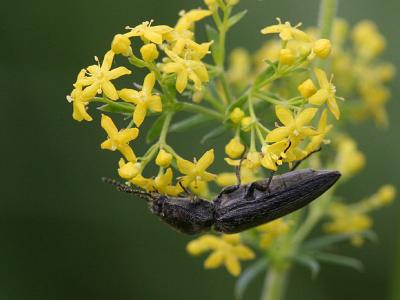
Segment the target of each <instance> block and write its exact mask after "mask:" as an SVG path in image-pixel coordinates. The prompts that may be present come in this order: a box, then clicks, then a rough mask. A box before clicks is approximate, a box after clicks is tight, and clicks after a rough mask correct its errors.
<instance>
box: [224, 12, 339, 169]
mask: <svg viewBox="0 0 400 300" xmlns="http://www.w3.org/2000/svg"><path fill="white" fill-rule="evenodd" d="M278 22H279V23H278V24H277V25H272V26H267V27H265V28H264V29H262V30H261V33H263V34H278V35H279V37H280V39H281V40H282V42H281V43H279V44H276V45H277V46H276V47H272V49H271V47H270V46H271V44H268V47H267V49H268V51H277V53H278V54H277V55H274V56H273V55H270V54H269V53H265V52H263V53H261V54H260V53H259V54H258V56H260V59H261V60H262V61H265V60H267V62H269V64H270V65H271V66H272V65H274V68H275V76H276V78H277V79H278V78H281V77H285V76H291V77H294V78H295V79H297V78H296V76H295V75H293V74H291V71H292V70H295V69H296V68H299V67H305V66H308V65H309V64H310V63H311V62H312V61H313V60H314V58H315V57H319V58H322V59H325V58H327V57H328V56H329V55H330V53H331V50H332V46H331V42H330V41H329V40H327V39H315V37H314V36H313V35H312V34H308V33H306V32H304V31H302V30H300V29H299V27H300V25H301V24H298V25H296V26H292V25H291V24H290V23H289V22H285V23H283V22H282V21H281V20H280V19H278ZM263 65H264V69H265V63H264V64H263ZM249 66H251V63H250V56H249V54H248V53H247V52H246V51H245V50H243V49H237V50H234V51H233V52H232V55H231V58H230V68H229V70H228V75H229V76H228V79H229V80H230V83H231V84H232V85H233V86H236V88H237V89H238V90H239V91H240V90H242V88H243V86H246V82H249V80H250V82H249V84H250V85H252V84H254V83H252V82H251V81H252V80H256V79H254V78H251V76H249V74H251V73H252V72H251V67H249ZM271 66H270V68H271ZM313 71H314V72H313V74H310V75H314V76H315V77H316V79H317V83H318V85H316V84H314V80H313V79H312V78H305V79H303V81H300V82H299V84H298V87H297V89H298V92H299V94H300V96H298V95H293V96H294V98H291V99H288V100H286V99H285V98H286V97H287V96H288V95H284V94H283V93H281V91H280V90H274V87H273V86H271V84H269V83H268V81H267V82H266V83H265V84H263V86H260V88H259V89H258V90H255V88H254V86H253V88H252V89H251V91H250V93H251V99H250V100H249V102H250V103H249V105H250V106H253V105H254V104H253V102H256V101H266V102H269V103H270V104H273V105H275V114H276V117H277V119H278V120H279V121H280V123H281V125H279V126H278V127H277V128H275V129H268V128H267V127H266V126H265V125H264V124H262V123H261V119H260V118H259V117H257V116H256V114H255V111H254V108H253V107H251V108H249V115H247V113H246V112H245V110H243V109H241V108H239V107H236V108H234V109H233V110H232V111H231V113H230V115H229V118H230V120H231V122H232V124H233V126H235V127H236V128H237V130H236V134H235V136H234V137H233V138H232V139H231V140H230V141H229V142H228V143H227V145H226V147H225V153H226V154H227V156H228V157H227V158H225V161H226V162H227V163H228V164H229V165H231V166H238V165H239V164H242V166H244V167H246V168H248V169H250V170H252V171H253V172H257V170H258V169H259V168H260V167H264V168H266V169H268V170H272V171H276V170H277V169H278V168H279V166H281V165H282V164H283V163H289V164H292V163H293V162H295V161H299V160H301V159H303V158H304V157H306V156H307V155H309V154H310V153H312V152H314V151H317V150H318V149H319V148H320V146H321V145H322V144H323V143H327V142H328V141H327V140H326V139H325V138H326V135H327V134H328V133H329V131H330V130H331V129H332V125H330V124H329V123H328V115H327V111H326V109H325V107H326V108H327V109H328V110H329V111H330V112H331V113H332V115H333V116H334V118H335V119H337V120H338V119H339V118H340V109H339V106H338V103H337V100H336V98H337V97H336V87H335V86H334V84H333V83H332V77H331V79H330V80H328V76H327V75H326V73H325V72H324V71H323V70H322V69H320V68H314V69H313ZM253 73H254V74H260V73H261V74H262V72H260V71H256V72H253ZM284 99H285V100H284ZM319 111H320V113H319ZM317 115H319V116H320V117H319V122H318V128H315V127H313V126H312V123H314V122H315V120H314V119H316V116H317ZM240 131H242V132H243V133H249V134H250V135H251V139H252V140H253V142H251V145H250V149H248V151H247V152H246V151H245V145H244V142H243V139H242V136H243V134H241V133H240ZM255 139H257V140H258V141H259V144H260V148H259V149H260V150H257V146H256V142H254V140H255ZM242 156H243V158H242Z"/></svg>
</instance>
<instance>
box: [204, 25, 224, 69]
mask: <svg viewBox="0 0 400 300" xmlns="http://www.w3.org/2000/svg"><path fill="white" fill-rule="evenodd" d="M206 32H207V37H208V40H209V41H214V42H213V43H212V45H211V54H212V56H213V58H214V61H215V62H219V61H220V60H221V57H222V53H221V48H220V46H219V45H220V44H219V34H218V31H217V30H216V29H215V28H213V27H211V26H210V25H206Z"/></svg>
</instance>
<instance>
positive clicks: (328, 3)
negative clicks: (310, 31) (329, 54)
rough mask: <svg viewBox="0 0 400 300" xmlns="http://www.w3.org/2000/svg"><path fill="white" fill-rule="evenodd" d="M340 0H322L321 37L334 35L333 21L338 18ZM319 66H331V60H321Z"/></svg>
mask: <svg viewBox="0 0 400 300" xmlns="http://www.w3.org/2000/svg"><path fill="white" fill-rule="evenodd" d="M338 2H339V0H321V2H320V8H319V9H320V10H319V18H318V23H319V24H318V27H319V29H320V34H321V38H323V39H330V38H331V36H332V28H333V23H334V21H335V18H336V13H337V9H338V4H339V3H338ZM318 66H319V67H322V68H324V69H327V68H329V67H330V60H328V59H326V60H319V62H318Z"/></svg>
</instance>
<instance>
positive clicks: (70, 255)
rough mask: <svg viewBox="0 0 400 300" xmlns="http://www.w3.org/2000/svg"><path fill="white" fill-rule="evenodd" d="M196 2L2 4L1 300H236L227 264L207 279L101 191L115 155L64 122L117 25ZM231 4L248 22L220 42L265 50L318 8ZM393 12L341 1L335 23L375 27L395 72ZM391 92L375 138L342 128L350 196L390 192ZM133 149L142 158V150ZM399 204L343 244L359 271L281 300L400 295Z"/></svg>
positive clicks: (165, 231)
mask: <svg viewBox="0 0 400 300" xmlns="http://www.w3.org/2000/svg"><path fill="white" fill-rule="evenodd" d="M199 5H201V1H183V0H181V1H178V0H168V1H160V0H113V1H106V0H84V1H83V0H80V1H78V0H69V1H57V0H38V1H21V0H15V1H4V2H2V9H1V10H2V17H1V19H0V37H1V42H0V45H1V47H0V122H1V126H0V132H1V142H0V145H1V147H0V153H1V156H0V165H1V168H0V171H1V173H0V174H1V175H0V176H1V180H0V184H1V193H0V224H1V225H0V299H2V300H3V299H4V300H20V299H23V300H36V299H38V300H39V299H40V300H63V299H77V300H80V299H119V300H124V299H174V300H178V299H191V300H197V299H199V300H200V299H202V300H203V299H210V300H212V299H233V292H232V291H233V285H234V279H233V278H231V277H230V276H229V275H228V274H227V273H226V271H225V270H223V269H219V270H216V271H204V270H203V269H202V260H200V259H195V258H192V257H189V256H188V255H187V254H186V253H185V244H186V243H187V242H188V240H189V238H188V237H186V236H184V235H180V234H177V233H176V232H174V231H172V230H170V229H169V228H167V227H166V226H165V225H163V224H161V223H160V222H159V221H158V220H157V218H155V217H153V216H151V215H150V213H149V212H148V211H147V208H146V207H145V205H144V203H142V202H141V201H139V200H137V199H135V198H132V197H129V196H127V195H125V194H122V193H117V192H116V191H115V190H114V189H111V188H110V187H109V186H107V185H104V184H102V183H101V182H100V180H99V178H100V177H101V176H103V175H109V176H115V173H113V172H115V171H114V170H115V165H116V161H117V159H118V156H117V155H113V154H111V153H108V152H105V151H100V149H99V143H100V142H101V141H102V140H103V139H104V138H105V136H104V133H103V132H102V130H101V128H100V127H99V126H98V124H97V121H96V122H92V123H85V124H80V123H77V122H74V121H73V120H72V118H71V107H70V105H68V104H67V102H66V101H65V95H67V94H68V93H69V92H70V90H71V84H72V83H73V82H74V80H75V77H76V74H77V72H78V70H80V68H82V67H83V66H86V65H88V64H89V63H91V62H92V61H93V60H92V59H93V56H94V55H100V56H101V55H102V54H103V53H104V52H105V51H106V50H107V49H108V48H109V45H110V41H111V39H112V37H113V35H114V34H115V33H118V32H121V31H123V28H124V26H125V25H127V24H130V25H135V24H137V23H139V22H142V21H144V20H149V19H155V20H156V21H157V23H158V24H161V23H162V24H164V23H165V24H169V25H173V24H174V22H175V20H176V17H177V13H178V12H179V11H180V10H181V9H189V8H193V7H197V6H199ZM241 6H243V7H247V8H248V9H249V13H248V16H247V18H245V19H244V21H242V23H241V25H240V26H238V27H237V28H235V29H233V31H232V32H231V34H230V35H229V45H230V47H233V46H239V45H242V46H245V47H247V48H248V49H250V50H254V49H256V48H257V47H258V46H259V45H261V42H262V41H263V39H264V38H263V37H262V36H261V35H260V34H258V32H259V29H260V28H261V27H262V26H264V25H266V24H270V23H272V22H274V18H275V17H276V16H281V17H282V18H284V19H290V20H291V21H293V22H297V21H303V22H304V24H305V25H307V26H308V25H313V24H315V22H316V18H317V13H318V1H317V0H303V1H294V0H279V1H271V0H269V1H267V0H242V3H241ZM399 10H400V2H399V1H397V0H385V1H381V0H352V1H341V3H340V8H339V15H340V16H341V17H345V18H347V19H348V20H349V21H350V23H352V24H353V23H355V22H357V21H359V20H361V19H365V18H368V19H372V20H374V21H376V22H377V23H378V24H379V27H380V29H381V31H382V32H383V33H384V34H385V35H386V37H387V39H388V49H387V51H386V54H385V58H386V59H388V60H391V61H392V62H394V63H395V64H396V65H397V67H398V68H399V67H400V56H399V48H400V47H399V46H400V38H399V37H400V36H399V29H398V28H399V25H400V22H399V19H398V11H399ZM399 84H400V82H399V79H398V78H397V79H396V80H395V82H394V84H393V99H392V101H391V103H390V104H389V112H390V120H391V127H390V129H389V130H376V129H375V127H374V125H373V124H372V123H368V124H365V125H362V126H357V127H356V126H354V127H352V128H351V129H350V130H351V132H352V134H353V136H354V137H355V138H356V139H357V140H358V141H359V144H360V148H361V149H362V150H363V151H364V152H365V153H366V155H367V157H368V164H367V167H366V169H365V171H364V172H363V173H362V174H361V175H359V176H358V177H356V178H354V179H353V180H352V182H351V185H350V186H351V187H350V188H349V189H345V190H342V194H343V195H344V196H346V197H347V198H348V199H349V200H356V199H359V198H360V197H363V196H365V195H368V194H370V193H372V192H374V191H375V190H376V189H377V188H378V187H379V186H380V185H381V184H383V183H388V182H389V183H393V184H395V185H397V187H398V188H399V189H400V184H399V183H400V179H399V169H400V160H399V153H400V140H399V138H398V136H399V131H400V120H399V117H398V116H399V112H400V104H399V101H398V97H399V92H398V88H397V87H399V86H400V85H399ZM97 120H98V118H97ZM193 137H196V133H193ZM174 140H175V143H180V144H181V145H180V146H179V147H181V148H185V149H186V151H187V153H193V152H195V153H199V152H200V149H197V147H196V148H195V149H193V148H191V147H193V144H195V145H196V143H197V138H193V141H190V140H188V139H187V138H186V139H180V138H179V137H176V138H175V139H174ZM216 143H219V142H218V141H216ZM220 143H222V142H220ZM136 148H137V151H138V152H141V151H142V150H143V149H144V146H140V145H139V146H136ZM348 186H349V185H348ZM397 202H398V203H396V204H395V205H394V206H392V207H391V208H389V209H383V210H381V211H379V212H376V213H375V216H376V218H375V220H376V224H375V229H376V231H377V232H378V234H379V241H378V242H377V243H372V244H371V243H369V244H367V245H366V246H365V247H363V248H361V249H353V248H351V247H347V248H348V249H346V252H347V253H349V254H350V255H354V256H356V257H358V258H360V259H361V260H362V261H363V262H364V263H365V271H364V272H363V273H358V272H356V271H353V270H348V269H343V268H340V267H336V266H324V267H323V269H322V272H321V274H320V276H319V277H318V278H317V279H315V280H312V279H311V276H310V274H309V271H308V270H305V269H301V268H296V269H295V271H294V273H293V276H292V278H291V283H290V288H289V291H288V298H287V299H300V300H301V299H320V300H333V299H365V300H369V299H371V300H372V299H374V300H375V299H393V300H394V299H400V290H399V289H400V287H399V286H400V274H399V273H397V279H396V277H395V276H396V275H395V269H396V264H397V265H398V267H397V268H400V266H399V265H400V253H399V251H400V218H399V215H400V205H399V202H400V201H397ZM396 256H397V258H396ZM396 259H397V260H396ZM397 272H398V271H397ZM260 284H261V280H259V281H256V282H255V283H254V284H252V285H251V286H250V290H249V293H248V295H247V296H248V298H247V299H257V298H258V296H259V295H258V293H259V291H260ZM396 290H397V296H396Z"/></svg>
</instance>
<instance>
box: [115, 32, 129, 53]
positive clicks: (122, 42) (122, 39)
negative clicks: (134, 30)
mask: <svg viewBox="0 0 400 300" xmlns="http://www.w3.org/2000/svg"><path fill="white" fill-rule="evenodd" d="M111 50H112V51H113V52H114V53H115V54H122V55H124V56H129V55H131V54H132V48H131V40H130V39H129V38H128V37H127V36H126V35H124V34H117V35H115V36H114V39H113V41H112V43H111Z"/></svg>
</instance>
